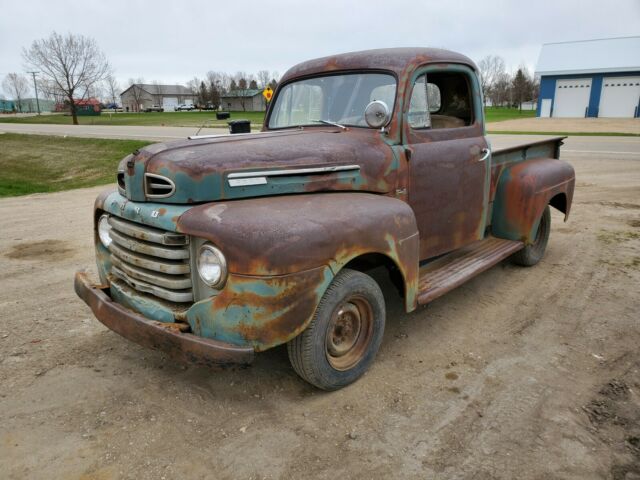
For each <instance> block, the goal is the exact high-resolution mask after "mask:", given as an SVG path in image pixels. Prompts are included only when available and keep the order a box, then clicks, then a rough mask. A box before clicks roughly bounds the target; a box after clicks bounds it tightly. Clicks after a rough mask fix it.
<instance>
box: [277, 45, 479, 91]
mask: <svg viewBox="0 0 640 480" xmlns="http://www.w3.org/2000/svg"><path fill="white" fill-rule="evenodd" d="M425 63H455V64H464V65H468V66H469V67H471V68H472V69H474V70H476V71H477V67H476V65H475V64H474V63H473V61H472V60H471V59H470V58H468V57H466V56H464V55H461V54H459V53H456V52H452V51H450V50H443V49H440V48H420V47H418V48H411V47H410V48H381V49H376V50H363V51H360V52H348V53H341V54H339V55H331V56H328V57H322V58H316V59H314V60H308V61H306V62H302V63H299V64H297V65H295V66H293V67H291V68H290V69H289V70H287V72H286V73H285V74H284V76H283V77H282V79H281V81H280V82H281V83H284V82H287V81H288V80H290V79H292V78H295V77H303V76H308V75H317V74H319V73H323V72H331V71H340V70H367V69H380V70H390V71H392V72H395V73H396V74H397V75H398V77H400V76H401V75H402V74H403V73H404V72H408V71H411V70H413V69H415V68H416V67H418V66H420V65H423V64H425Z"/></svg>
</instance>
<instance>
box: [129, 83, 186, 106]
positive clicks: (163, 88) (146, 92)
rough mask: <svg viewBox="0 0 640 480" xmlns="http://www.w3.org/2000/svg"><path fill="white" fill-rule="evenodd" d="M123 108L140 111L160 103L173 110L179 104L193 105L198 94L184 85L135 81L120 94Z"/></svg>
mask: <svg viewBox="0 0 640 480" xmlns="http://www.w3.org/2000/svg"><path fill="white" fill-rule="evenodd" d="M120 99H121V101H122V108H124V109H125V110H126V111H129V112H140V111H142V110H144V109H145V108H148V107H151V106H152V105H160V106H161V107H162V108H164V110H165V111H169V112H173V111H174V110H175V107H177V106H178V105H182V104H185V105H192V104H194V103H195V101H196V95H195V94H194V93H193V92H192V91H191V90H189V89H188V88H187V87H185V86H183V85H154V84H148V83H134V84H133V85H131V86H130V87H129V88H127V89H126V90H125V91H124V92H122V93H121V94H120Z"/></svg>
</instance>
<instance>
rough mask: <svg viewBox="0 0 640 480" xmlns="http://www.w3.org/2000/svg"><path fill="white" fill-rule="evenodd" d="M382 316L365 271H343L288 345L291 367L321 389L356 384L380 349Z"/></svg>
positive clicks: (375, 290) (376, 293) (379, 299)
mask: <svg viewBox="0 0 640 480" xmlns="http://www.w3.org/2000/svg"><path fill="white" fill-rule="evenodd" d="M385 316H386V312H385V304H384V297H383V296H382V291H381V290H380V287H379V286H378V284H377V283H376V282H375V281H374V280H373V279H372V278H371V277H370V276H369V275H366V274H364V273H361V272H358V271H356V270H350V269H344V270H342V271H341V272H340V273H338V275H337V276H336V277H335V278H334V279H333V282H331V285H329V288H327V291H326V292H325V293H324V295H323V296H322V299H321V300H320V303H319V304H318V307H317V308H316V312H315V314H314V316H313V319H312V320H311V323H310V324H309V326H308V327H307V329H306V330H305V331H304V332H302V333H301V334H300V335H298V336H297V337H296V338H294V339H293V340H291V341H290V342H289V343H288V344H287V350H288V352H289V360H290V361H291V365H292V366H293V369H294V370H295V371H296V373H297V374H298V375H300V376H301V377H302V378H303V379H304V380H306V381H307V382H309V383H311V384H312V385H315V386H316V387H318V388H321V389H322V390H338V389H339V388H342V387H344V386H346V385H349V384H350V383H353V382H355V381H356V380H357V379H358V378H360V377H361V376H362V375H363V374H364V373H365V372H366V371H367V369H368V368H369V367H370V366H371V364H372V363H373V360H374V359H375V356H376V353H378V349H379V348H380V343H381V342H382V336H383V333H384V325H385ZM354 332H355V333H354Z"/></svg>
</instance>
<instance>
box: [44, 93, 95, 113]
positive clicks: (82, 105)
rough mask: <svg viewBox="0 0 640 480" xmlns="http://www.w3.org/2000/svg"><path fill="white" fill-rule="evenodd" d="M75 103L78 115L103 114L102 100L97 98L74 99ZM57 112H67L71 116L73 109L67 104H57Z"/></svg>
mask: <svg viewBox="0 0 640 480" xmlns="http://www.w3.org/2000/svg"><path fill="white" fill-rule="evenodd" d="M74 102H75V104H76V115H81V116H82V115H100V113H101V112H102V106H101V104H100V100H98V99H97V98H93V97H90V98H85V99H74ZM55 111H56V112H65V113H66V114H67V115H71V108H70V107H69V103H67V102H64V103H57V104H56V106H55Z"/></svg>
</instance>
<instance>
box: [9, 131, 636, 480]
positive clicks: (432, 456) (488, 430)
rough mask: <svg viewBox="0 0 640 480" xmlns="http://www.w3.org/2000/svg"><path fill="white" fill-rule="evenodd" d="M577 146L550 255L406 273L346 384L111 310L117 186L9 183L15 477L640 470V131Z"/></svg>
mask: <svg viewBox="0 0 640 480" xmlns="http://www.w3.org/2000/svg"><path fill="white" fill-rule="evenodd" d="M517 140H518V141H522V140H525V138H523V137H521V138H518V139H517ZM563 148H564V149H565V153H564V154H563V158H565V159H567V160H569V161H570V162H571V163H572V164H573V165H574V166H575V168H576V171H577V189H576V193H575V200H574V205H573V209H572V212H571V217H570V219H569V222H568V223H566V224H565V223H562V216H561V215H560V214H559V213H558V212H555V211H554V213H553V217H552V222H553V225H552V233H551V239H550V242H549V246H548V251H547V255H546V257H545V258H544V259H543V261H542V262H541V263H540V264H539V265H538V266H536V267H533V268H529V269H526V268H521V267H515V266H512V265H511V264H509V263H508V262H504V263H502V264H500V265H498V266H496V267H495V268H493V269H492V270H490V271H488V272H486V273H484V274H482V275H480V276H479V277H477V278H475V279H474V280H472V281H471V282H469V283H467V284H466V285H464V286H462V287H460V288H458V289H457V290H455V291H453V292H451V293H450V294H448V295H446V296H445V297H443V298H441V299H438V300H436V301H435V302H433V303H432V304H430V305H429V306H428V307H426V308H422V309H420V310H418V311H416V312H414V313H412V314H409V315H407V314H405V313H403V310H402V305H401V302H400V301H399V299H398V298H397V297H396V296H395V292H394V290H393V289H392V288H390V287H389V286H388V285H386V286H385V287H384V292H385V295H386V297H387V302H388V312H389V316H388V319H387V331H386V332H385V338H384V342H383V345H382V348H381V351H380V353H379V355H378V358H377V360H376V363H375V365H374V366H373V368H372V369H371V370H370V371H369V372H368V373H367V374H366V376H364V377H363V378H362V379H361V380H360V381H358V382H357V383H355V384H354V385H352V386H350V387H348V388H345V389H343V390H341V391H338V392H334V393H324V392H320V391H318V390H316V389H314V388H312V387H310V386H309V385H307V384H306V383H304V382H303V381H302V380H300V379H299V378H298V377H297V376H296V375H295V373H294V372H293V370H292V369H291V368H290V366H289V364H288V359H287V355H286V349H284V348H278V349H275V350H272V351H269V352H266V353H264V354H261V355H259V356H258V357H257V360H256V363H255V364H254V366H252V367H251V368H248V369H239V370H230V371H223V372H213V371H210V370H208V369H205V368H199V367H192V366H183V365H178V364H175V363H173V362H172V361H170V360H169V359H167V358H166V357H165V356H164V355H163V354H161V353H159V352H154V351H149V350H145V349H143V348H141V347H138V346H137V345H135V344H132V343H130V342H128V341H126V340H124V339H123V338H121V337H119V336H118V335H117V334H115V333H113V332H111V331H109V330H107V329H106V328H105V327H103V326H102V325H101V324H100V323H99V322H98V321H97V320H95V319H94V318H93V317H92V315H91V313H90V311H89V309H88V308H87V307H86V306H85V305H84V304H83V303H82V302H81V301H80V300H79V299H78V298H77V297H76V296H75V294H74V293H73V288H72V276H73V273H74V271H76V270H77V269H81V268H85V267H89V268H90V269H91V270H95V267H93V250H92V248H93V247H92V239H91V220H90V218H91V206H92V203H93V198H94V197H95V195H96V194H97V192H98V191H99V190H100V189H86V190H76V191H70V192H65V193H56V194H49V195H33V196H30V197H21V198H9V199H4V200H0V218H1V219H2V228H0V272H2V273H1V275H0V472H1V473H0V477H2V478H7V479H25V478H31V479H58V478H59V479H115V478H126V479H187V478H188V479H192V478H197V479H199V478H215V479H275V478H293V479H297V478H321V479H333V478H355V479H379V478H382V479H386V478H407V479H413V478H416V479H417V478H420V479H425V478H429V479H431V478H436V479H471V478H473V479H513V478H518V479H560V478H562V479H615V480H618V479H621V480H622V479H625V480H632V479H639V478H640V354H639V345H640V323H639V320H640V139H634V138H621V139H612V138H603V137H601V138H596V137H589V138H570V139H569V140H568V141H567V144H566V145H565V147H563Z"/></svg>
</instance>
